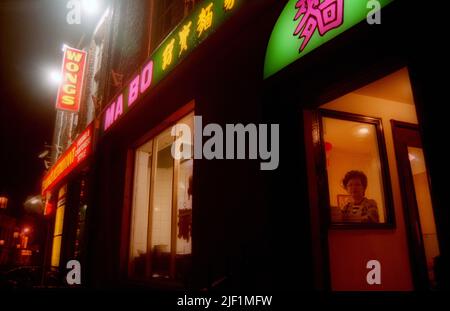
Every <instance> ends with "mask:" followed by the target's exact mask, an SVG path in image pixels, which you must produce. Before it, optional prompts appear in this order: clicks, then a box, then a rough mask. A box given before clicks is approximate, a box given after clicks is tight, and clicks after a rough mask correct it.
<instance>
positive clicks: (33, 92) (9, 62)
mask: <svg viewBox="0 0 450 311" xmlns="http://www.w3.org/2000/svg"><path fill="white" fill-rule="evenodd" d="M67 2H68V1H66V0H0V51H1V53H0V68H1V71H0V75H1V78H0V79H1V80H0V81H1V83H0V107H1V110H0V118H1V122H0V124H1V131H0V132H1V159H0V160H1V178H0V194H2V195H6V196H7V197H9V204H8V210H9V212H11V213H12V214H14V215H20V214H21V212H22V210H23V203H24V201H25V200H26V198H27V196H31V195H36V194H39V190H40V182H41V179H42V176H43V174H44V171H45V166H44V161H43V160H42V159H40V158H38V155H39V154H40V153H41V152H42V151H43V150H44V149H45V148H44V145H45V143H48V144H51V142H52V137H53V126H54V121H55V116H56V111H55V108H54V106H55V98H56V93H57V88H58V87H57V85H55V84H54V83H53V84H52V83H50V81H49V79H48V72H49V70H50V69H57V70H58V69H59V68H60V66H61V62H62V50H61V49H62V45H63V43H66V44H68V45H71V46H73V47H76V46H77V44H78V42H79V41H80V39H81V38H82V36H83V33H89V29H92V27H93V26H94V25H95V23H96V21H97V20H98V19H99V15H100V13H97V14H92V15H88V14H86V13H85V12H84V11H82V15H81V24H80V25H69V24H68V23H67V22H66V15H67V13H68V12H69V9H67V8H66V5H67ZM86 37H88V36H86Z"/></svg>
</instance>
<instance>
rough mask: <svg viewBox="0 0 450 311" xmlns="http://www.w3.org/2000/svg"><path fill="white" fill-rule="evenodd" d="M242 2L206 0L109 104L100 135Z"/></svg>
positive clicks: (167, 38)
mask: <svg viewBox="0 0 450 311" xmlns="http://www.w3.org/2000/svg"><path fill="white" fill-rule="evenodd" d="M242 3H243V0H209V1H203V2H201V3H200V4H199V5H198V6H197V7H196V9H195V10H194V11H193V12H192V13H191V14H190V15H189V16H188V17H187V18H185V19H184V20H182V21H181V23H180V24H179V25H178V26H177V27H176V28H175V29H174V30H173V31H172V32H171V33H170V34H169V35H168V36H167V37H166V38H165V39H164V41H163V42H162V43H161V44H160V45H159V46H158V48H156V50H155V52H154V53H153V54H152V55H151V56H150V57H149V59H147V60H146V62H145V63H144V64H143V65H142V67H141V68H140V70H139V71H138V72H137V73H136V75H134V76H133V78H132V79H131V81H129V82H128V83H127V86H126V87H125V88H124V89H123V90H122V92H121V93H120V94H118V95H117V96H116V97H114V99H113V100H112V101H111V102H110V103H109V104H108V106H107V107H106V108H105V110H104V111H103V112H102V114H101V133H105V132H106V131H107V130H108V129H109V128H110V127H111V126H112V125H113V124H115V123H116V121H117V120H119V119H120V118H121V117H122V116H123V115H124V114H126V113H127V112H128V111H129V110H130V109H131V108H132V106H135V105H138V104H139V101H140V99H141V98H142V96H143V95H144V94H146V93H148V92H149V90H151V89H153V88H154V87H155V85H156V84H158V83H159V82H160V81H161V80H162V79H164V77H166V76H167V75H168V74H169V73H170V72H171V71H172V70H173V69H174V68H175V67H176V66H177V65H178V64H179V63H180V62H181V61H182V60H183V59H184V58H185V57H186V56H187V55H189V54H190V53H191V52H192V50H194V49H195V48H196V47H197V46H198V45H199V44H200V43H201V42H203V41H204V40H205V39H206V38H207V37H208V36H209V35H210V34H211V33H213V32H214V31H215V30H216V29H217V28H218V27H219V26H220V25H221V24H222V23H223V22H224V21H225V20H226V19H227V18H228V17H229V16H230V15H231V14H233V13H234V12H235V11H236V10H237V9H238V8H239V6H240V5H241V4H242Z"/></svg>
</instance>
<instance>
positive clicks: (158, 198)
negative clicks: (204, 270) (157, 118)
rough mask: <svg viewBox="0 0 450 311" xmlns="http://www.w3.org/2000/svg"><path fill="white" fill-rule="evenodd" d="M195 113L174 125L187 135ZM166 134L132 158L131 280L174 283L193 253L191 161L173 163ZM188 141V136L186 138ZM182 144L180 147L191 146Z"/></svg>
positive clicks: (188, 143)
mask: <svg viewBox="0 0 450 311" xmlns="http://www.w3.org/2000/svg"><path fill="white" fill-rule="evenodd" d="M193 116H194V115H193V113H191V114H190V115H188V116H186V117H185V118H183V119H182V120H180V121H179V122H178V124H186V125H188V126H189V127H190V129H191V133H190V135H191V140H190V142H192V141H193V134H194V133H193V129H194V127H193V122H194V121H193ZM171 130H172V128H171V127H170V128H168V129H166V130H165V131H163V132H162V133H160V134H159V135H157V136H156V137H154V138H153V139H152V140H150V141H148V142H146V143H145V144H143V145H142V146H140V147H139V148H138V149H136V155H135V172H134V193H133V210H132V223H131V234H130V266H129V268H130V269H129V274H130V276H131V277H146V278H173V279H178V280H181V279H183V278H184V277H185V276H186V274H187V267H188V266H189V262H190V255H191V252H192V227H191V224H192V177H193V160H192V159H183V158H182V159H180V160H177V159H174V158H173V157H172V153H171V148H172V143H173V142H174V137H173V136H171ZM188 137H189V136H188ZM190 142H183V143H184V145H183V147H184V148H186V146H190V147H188V148H192V147H193V146H192V144H190Z"/></svg>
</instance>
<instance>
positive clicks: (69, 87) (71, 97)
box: [56, 46, 86, 112]
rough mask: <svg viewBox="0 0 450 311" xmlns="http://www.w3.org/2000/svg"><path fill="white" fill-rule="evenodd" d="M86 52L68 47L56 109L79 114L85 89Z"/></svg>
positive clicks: (65, 51)
mask: <svg viewBox="0 0 450 311" xmlns="http://www.w3.org/2000/svg"><path fill="white" fill-rule="evenodd" d="M85 64H86V52H85V51H81V50H77V49H73V48H71V47H68V46H66V47H65V49H64V58H63V65H62V69H61V76H62V79H63V80H62V82H61V85H60V86H59V89H58V96H57V98H56V109H59V110H67V111H70V112H78V110H79V109H80V101H81V91H82V87H83V76H84V67H85Z"/></svg>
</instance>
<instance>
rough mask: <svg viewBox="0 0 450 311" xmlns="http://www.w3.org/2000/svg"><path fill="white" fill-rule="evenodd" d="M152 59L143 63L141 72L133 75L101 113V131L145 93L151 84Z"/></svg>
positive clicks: (106, 128)
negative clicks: (123, 88)
mask: <svg viewBox="0 0 450 311" xmlns="http://www.w3.org/2000/svg"><path fill="white" fill-rule="evenodd" d="M152 79H153V60H150V61H149V62H148V63H147V64H146V65H144V67H143V69H142V70H141V72H140V73H139V74H138V75H137V76H135V77H134V78H133V79H132V80H131V82H130V84H129V85H128V86H127V87H126V88H125V90H124V91H123V92H122V93H120V94H119V95H118V96H116V97H115V98H114V99H113V101H112V102H111V103H110V104H109V105H108V107H107V108H106V110H105V112H104V114H103V131H104V132H106V131H107V130H108V128H109V127H110V126H111V125H113V124H114V123H115V122H116V121H117V120H118V119H119V117H120V116H121V115H122V114H123V113H124V111H126V110H128V109H129V108H130V107H131V106H132V105H133V104H134V103H135V102H136V101H137V100H138V99H139V97H140V96H141V95H142V94H144V93H145V91H146V90H148V88H149V87H150V85H151V84H152Z"/></svg>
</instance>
